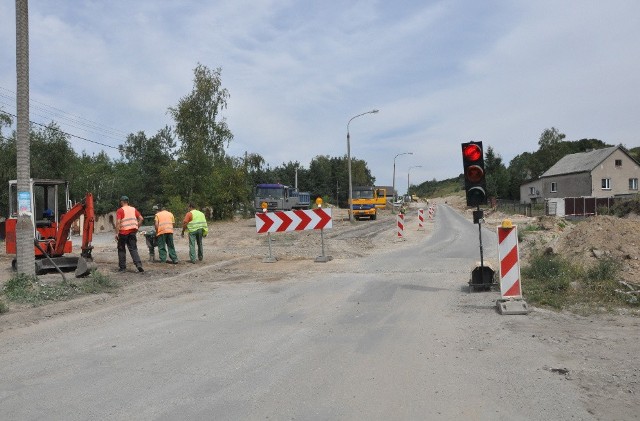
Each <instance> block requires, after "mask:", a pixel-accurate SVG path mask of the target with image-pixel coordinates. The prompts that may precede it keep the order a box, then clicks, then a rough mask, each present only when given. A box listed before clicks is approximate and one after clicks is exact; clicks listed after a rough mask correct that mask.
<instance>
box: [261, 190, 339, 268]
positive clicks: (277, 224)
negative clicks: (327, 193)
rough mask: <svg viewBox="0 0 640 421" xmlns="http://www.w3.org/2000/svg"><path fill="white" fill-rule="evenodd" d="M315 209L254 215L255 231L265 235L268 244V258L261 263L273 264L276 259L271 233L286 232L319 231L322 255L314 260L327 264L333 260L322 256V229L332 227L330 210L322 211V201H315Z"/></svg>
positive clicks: (265, 212)
mask: <svg viewBox="0 0 640 421" xmlns="http://www.w3.org/2000/svg"><path fill="white" fill-rule="evenodd" d="M316 204H317V205H318V208H317V209H310V210H293V211H279V212H267V211H266V208H264V210H265V211H264V212H262V213H256V231H257V232H258V234H263V233H266V234H267V241H268V243H269V256H267V257H265V258H264V259H263V260H262V261H263V262H265V263H275V262H276V261H277V260H278V259H277V258H276V257H274V256H273V254H272V253H271V233H272V232H288V231H306V230H320V241H321V245H322V254H321V255H320V256H318V257H317V258H316V260H315V261H316V262H328V261H330V260H332V259H333V258H332V257H331V256H327V255H325V254H324V234H323V233H324V229H325V228H331V227H332V219H331V209H323V208H322V207H321V206H322V200H316Z"/></svg>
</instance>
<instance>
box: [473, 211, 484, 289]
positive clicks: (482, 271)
mask: <svg viewBox="0 0 640 421" xmlns="http://www.w3.org/2000/svg"><path fill="white" fill-rule="evenodd" d="M476 212H477V214H476V215H474V216H479V218H478V237H479V238H480V273H481V274H482V281H483V282H484V254H483V249H482V211H481V210H480V205H478V208H477V209H476ZM476 212H474V213H476ZM474 219H475V218H474Z"/></svg>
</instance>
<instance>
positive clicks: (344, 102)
mask: <svg viewBox="0 0 640 421" xmlns="http://www.w3.org/2000/svg"><path fill="white" fill-rule="evenodd" d="M15 22H16V17H15V1H13V0H0V109H1V110H2V111H5V112H8V113H11V114H15V113H16V105H15V103H16V99H15V98H16V90H17V88H16V65H15V57H16V32H15ZM29 28H30V29H29V53H30V64H29V66H30V79H29V81H30V101H31V105H30V119H31V120H32V121H33V122H36V123H39V124H48V123H50V122H51V121H55V122H56V123H57V124H58V125H59V126H60V127H61V129H62V130H64V131H65V132H67V133H70V134H72V135H73V137H71V138H70V141H71V144H72V146H73V148H74V149H75V150H76V151H77V152H78V153H81V152H86V153H89V154H94V153H98V152H100V151H102V150H104V151H105V152H106V153H107V154H109V156H111V157H112V158H114V159H116V158H119V157H120V155H119V153H118V151H117V146H118V145H120V144H123V143H124V142H125V140H126V136H127V135H128V134H130V133H138V132H140V131H143V132H145V134H146V135H147V136H149V137H150V136H153V135H155V134H156V133H157V132H158V131H159V130H161V129H162V128H164V127H165V126H172V125H173V124H174V122H173V120H172V119H171V116H170V115H169V114H168V113H167V109H168V108H169V107H175V106H176V105H177V104H178V102H179V100H180V99H181V98H182V97H185V96H187V95H188V94H189V93H190V92H191V90H192V88H193V70H194V69H195V68H196V66H197V65H198V64H202V65H205V66H207V67H208V68H210V69H216V68H221V69H222V73H221V76H222V86H223V87H224V88H226V89H227V90H228V91H229V94H230V98H229V101H228V106H227V108H226V109H224V110H222V111H221V113H220V115H221V116H223V117H224V118H225V119H226V121H227V124H228V125H229V128H230V129H231V131H232V132H233V135H234V139H233V140H232V142H231V144H230V145H229V147H228V148H227V154H229V155H233V156H242V155H244V153H245V152H248V153H257V154H260V155H261V156H262V157H263V158H264V159H265V161H266V162H267V164H269V165H270V166H271V167H275V166H278V165H282V164H283V163H288V162H296V161H297V162H299V163H300V164H301V165H302V166H303V167H305V168H309V163H310V162H311V160H312V159H313V158H314V157H316V156H319V155H324V156H330V157H341V156H345V155H346V154H347V131H348V132H349V134H350V142H349V143H350V145H349V146H350V151H351V157H352V158H357V159H363V160H365V161H366V162H367V164H368V167H369V169H370V170H371V172H372V174H373V176H374V177H375V178H376V184H377V185H388V186H390V185H393V184H394V182H395V185H396V186H397V188H398V191H399V192H401V193H402V192H403V191H406V186H407V182H408V181H409V182H410V183H411V184H419V183H421V182H423V181H427V180H433V179H437V180H442V179H446V178H451V177H456V176H458V174H460V173H461V172H462V159H461V152H460V150H461V148H460V144H461V143H462V142H467V141H471V140H476V141H482V142H483V143H484V147H485V150H486V148H487V147H489V146H491V147H492V148H493V150H494V151H495V153H497V154H498V155H499V156H500V157H502V159H503V162H504V163H505V164H507V165H508V163H509V162H510V161H511V159H513V158H514V157H515V156H516V155H518V154H521V153H523V152H534V151H536V150H537V149H538V140H539V138H540V135H541V134H542V132H543V131H544V130H545V129H547V128H551V127H555V128H556V129H558V130H559V131H560V132H561V133H564V134H565V135H566V140H579V139H582V138H596V139H600V140H602V141H604V142H607V143H610V144H614V145H617V144H622V145H624V146H626V147H628V148H633V147H636V146H640V135H639V134H640V118H639V116H638V112H639V110H640V95H639V93H638V88H639V87H640V54H639V52H640V43H639V41H640V2H638V1H636V0H628V1H623V0H610V1H607V2H603V1H600V0H549V1H547V0H536V1H514V0H504V1H500V0H495V1H494V0H487V1H476V0H451V1H429V0H416V1H413V0H398V1H394V2H390V1H383V0H380V1H373V0H352V1H348V2H347V1H336V0H323V1H309V0H306V1H305V0H219V1H208V2H205V1H195V0H185V1H164V0H136V1H131V0H126V1H123V0H110V1H96V0H92V1H77V0H75V1H72V0H57V1H55V2H54V1H48V0H30V1H29ZM374 109H377V110H379V112H378V113H375V114H374V113H369V114H364V115H361V116H359V117H356V116H358V115H360V114H363V113H367V112H368V111H371V110H374ZM353 117H355V118H353ZM3 134H4V135H7V134H8V130H7V129H6V128H5V129H4V132H3ZM408 152H410V153H411V155H409V154H407V153H408ZM394 164H395V180H394ZM289 183H291V184H292V183H293V180H291V181H290V182H289Z"/></svg>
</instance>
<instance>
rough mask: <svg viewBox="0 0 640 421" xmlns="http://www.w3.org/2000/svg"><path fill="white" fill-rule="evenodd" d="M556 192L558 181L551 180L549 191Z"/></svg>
mask: <svg viewBox="0 0 640 421" xmlns="http://www.w3.org/2000/svg"><path fill="white" fill-rule="evenodd" d="M557 192H558V183H556V182H555V181H552V182H551V193H557Z"/></svg>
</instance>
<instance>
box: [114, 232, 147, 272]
mask: <svg viewBox="0 0 640 421" xmlns="http://www.w3.org/2000/svg"><path fill="white" fill-rule="evenodd" d="M136 235H137V233H135V232H132V233H130V234H118V266H119V267H120V269H126V268H127V250H126V249H127V248H128V249H129V254H131V260H133V264H134V265H136V267H137V268H140V267H142V262H141V261H140V255H139V254H138V242H137V238H136Z"/></svg>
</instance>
